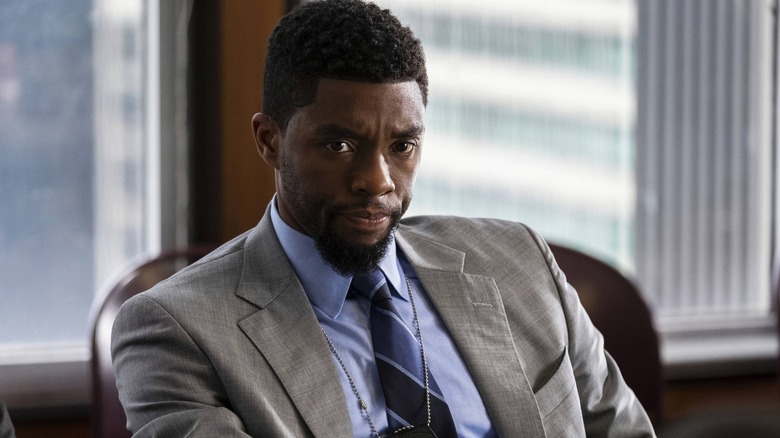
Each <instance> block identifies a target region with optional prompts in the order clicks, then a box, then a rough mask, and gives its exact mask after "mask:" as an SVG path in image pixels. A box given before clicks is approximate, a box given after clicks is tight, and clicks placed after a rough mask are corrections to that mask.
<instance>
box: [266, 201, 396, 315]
mask: <svg viewBox="0 0 780 438" xmlns="http://www.w3.org/2000/svg"><path fill="white" fill-rule="evenodd" d="M271 222H272V223H273V226H274V231H275V232H276V237H277V238H278V239H279V243H280V244H281V245H282V249H283V250H284V252H285V254H286V255H287V258H288V259H289V260H290V263H291V264H292V267H293V270H295V274H296V275H297V276H298V280H300V282H301V285H302V286H303V290H304V292H306V295H307V296H308V298H309V301H310V302H311V303H312V305H313V306H314V307H316V308H318V309H319V310H321V311H322V312H323V313H325V314H326V315H327V316H329V317H330V318H333V319H335V318H337V317H338V316H339V313H341V308H342V306H343V305H344V300H345V299H346V297H347V291H348V290H349V284H350V283H351V282H352V277H351V276H347V277H345V276H343V275H341V274H339V273H338V272H336V271H335V270H334V269H333V268H332V267H330V265H328V264H327V263H325V260H323V259H322V256H320V252H319V251H318V250H317V246H316V244H315V242H314V239H312V238H311V237H309V236H307V235H306V234H303V233H301V232H300V231H297V230H295V229H293V228H292V227H290V226H289V225H287V223H286V222H285V221H284V220H283V219H282V217H281V215H280V214H279V210H278V209H277V207H276V195H274V198H273V200H272V201H271ZM379 269H381V270H382V272H383V273H384V274H385V277H386V278H387V281H388V282H389V283H390V285H391V286H392V288H391V289H393V295H395V296H398V297H400V298H402V299H404V300H408V299H409V292H408V291H407V290H406V283H405V281H403V280H402V275H401V272H402V270H401V266H400V264H399V260H398V254H397V253H396V245H395V237H393V238H392V239H391V240H390V244H389V245H388V248H387V254H386V255H385V257H384V259H382V261H381V262H380V263H379Z"/></svg>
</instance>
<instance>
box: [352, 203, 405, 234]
mask: <svg viewBox="0 0 780 438" xmlns="http://www.w3.org/2000/svg"><path fill="white" fill-rule="evenodd" d="M339 215H340V216H341V217H343V218H344V219H346V220H347V222H348V223H349V226H350V228H352V229H353V230H355V231H358V232H362V233H375V232H382V231H385V230H387V227H388V224H389V223H390V220H391V218H392V213H390V212H389V211H386V210H384V209H377V208H370V207H369V208H353V209H346V210H344V211H341V212H339Z"/></svg>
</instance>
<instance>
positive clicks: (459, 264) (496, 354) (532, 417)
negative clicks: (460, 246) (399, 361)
mask: <svg viewBox="0 0 780 438" xmlns="http://www.w3.org/2000/svg"><path fill="white" fill-rule="evenodd" d="M397 241H398V245H399V247H400V248H401V250H402V251H403V252H404V254H405V255H406V257H407V259H408V260H409V262H410V264H411V265H412V266H413V268H414V271H415V272H416V273H417V276H418V277H419V278H420V281H421V282H422V284H423V286H424V287H425V291H426V293H427V294H428V296H429V297H430V299H431V302H432V303H433V305H434V306H435V307H436V310H437V311H438V312H439V315H440V316H441V318H442V321H443V322H444V324H445V325H446V326H447V329H448V330H449V332H450V334H451V336H452V338H453V340H454V341H455V344H456V345H457V346H458V349H459V351H460V353H461V356H462V357H463V359H464V361H465V362H466V364H467V366H468V368H469V371H470V373H471V377H472V378H473V379H474V383H475V384H476V385H477V388H478V389H479V392H480V395H481V396H482V399H483V401H484V402H485V406H486V408H487V410H488V413H489V415H490V418H491V420H492V422H493V425H494V426H495V428H496V431H497V432H498V435H499V436H544V427H543V425H542V420H541V417H540V415H539V410H538V408H537V405H536V401H535V398H534V395H533V391H532V389H531V385H530V384H529V382H528V380H527V379H526V375H525V372H524V371H523V365H522V359H521V355H520V354H519V352H518V351H516V349H515V344H514V341H513V339H512V333H511V332H510V330H509V324H508V322H507V318H506V313H505V311H504V305H503V302H502V300H501V295H500V293H499V291H498V288H497V286H496V284H495V281H494V280H493V279H492V278H490V277H486V276H481V275H471V274H464V273H463V266H464V262H465V254H464V253H463V252H461V251H457V250H455V249H452V248H450V247H447V246H445V245H442V244H439V243H436V242H433V241H431V240H429V239H427V238H424V237H422V236H419V235H417V234H415V233H413V232H411V231H410V230H408V229H407V228H405V227H401V228H399V231H398V233H397Z"/></svg>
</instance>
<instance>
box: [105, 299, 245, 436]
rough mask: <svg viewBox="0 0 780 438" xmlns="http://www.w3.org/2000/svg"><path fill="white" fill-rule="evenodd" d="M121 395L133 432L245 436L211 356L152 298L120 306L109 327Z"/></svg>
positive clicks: (140, 434)
mask: <svg viewBox="0 0 780 438" xmlns="http://www.w3.org/2000/svg"><path fill="white" fill-rule="evenodd" d="M111 344H112V348H111V352H112V359H113V364H114V372H115V374H116V381H117V389H118V390H119V398H120V400H121V402H122V405H123V407H124V409H125V413H126V415H127V427H128V429H129V430H130V431H131V432H133V436H134V437H169V436H188V437H214V436H231V437H241V436H245V437H248V436H249V435H248V434H246V432H245V428H244V425H243V423H242V421H241V420H240V419H239V418H238V416H237V415H236V414H235V413H234V412H232V411H231V410H230V406H229V402H228V400H227V397H226V396H225V391H224V388H223V387H222V384H221V382H220V379H219V378H218V376H217V374H216V372H215V371H214V368H213V367H212V365H211V362H210V360H209V358H208V357H207V356H206V355H205V354H204V352H203V351H202V350H201V349H200V348H199V347H198V345H197V344H196V343H195V342H194V340H193V339H192V338H191V337H190V336H189V335H188V334H187V332H186V331H185V330H184V329H183V328H182V327H181V325H179V323H178V322H177V321H176V320H175V319H174V318H173V317H172V316H171V315H170V314H169V313H168V312H167V311H166V310H165V309H164V308H163V307H161V306H160V305H159V304H158V303H157V302H155V301H154V300H153V299H151V298H149V297H146V296H143V295H139V296H136V297H133V298H131V299H130V300H128V301H127V302H126V303H125V304H124V305H123V306H122V308H121V309H120V311H119V314H118V315H117V318H116V320H115V321H114V326H113V330H112V342H111Z"/></svg>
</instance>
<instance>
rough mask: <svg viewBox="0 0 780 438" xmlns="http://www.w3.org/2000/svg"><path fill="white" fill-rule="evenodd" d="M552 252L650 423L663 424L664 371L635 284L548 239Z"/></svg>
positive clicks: (648, 316)
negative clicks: (602, 336)
mask: <svg viewBox="0 0 780 438" xmlns="http://www.w3.org/2000/svg"><path fill="white" fill-rule="evenodd" d="M550 249H552V252H553V255H555V259H556V261H557V262H558V266H560V267H561V269H562V270H563V272H564V273H565V274H566V279H567V280H568V281H569V283H570V284H571V285H572V286H574V288H575V289H577V293H578V295H579V298H580V301H581V302H582V306H583V307H584V308H585V310H586V311H587V312H588V315H589V316H590V319H591V320H592V321H593V324H594V325H595V326H596V328H597V329H598V330H599V331H600V332H601V333H602V334H603V335H604V346H605V348H606V350H607V351H608V352H609V354H610V355H612V357H613V358H614V359H615V362H617V364H618V366H619V367H620V371H621V373H622V374H623V378H624V379H625V381H626V383H627V384H628V386H629V387H630V388H631V389H632V390H634V393H635V394H636V396H637V398H638V399H639V401H640V402H641V403H642V406H644V408H645V410H646V411H647V413H648V415H649V416H650V419H651V420H652V421H653V424H654V425H655V426H656V427H657V426H659V425H660V423H661V419H662V412H663V376H662V374H663V373H662V367H661V361H660V351H659V342H658V334H657V332H656V330H655V327H654V325H653V318H652V315H651V313H650V309H649V307H648V306H647V304H646V303H645V301H644V299H643V298H642V295H641V294H640V292H639V289H638V288H637V286H636V285H634V284H633V283H632V282H631V281H630V280H628V279H627V278H626V277H625V276H624V275H623V274H621V273H620V272H619V271H618V270H616V269H615V268H613V267H612V266H610V265H608V264H606V263H604V262H602V261H601V260H598V259H596V258H594V257H592V256H589V255H587V254H584V253H582V252H580V251H577V250H574V249H571V248H567V247H564V246H561V245H555V244H550Z"/></svg>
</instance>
